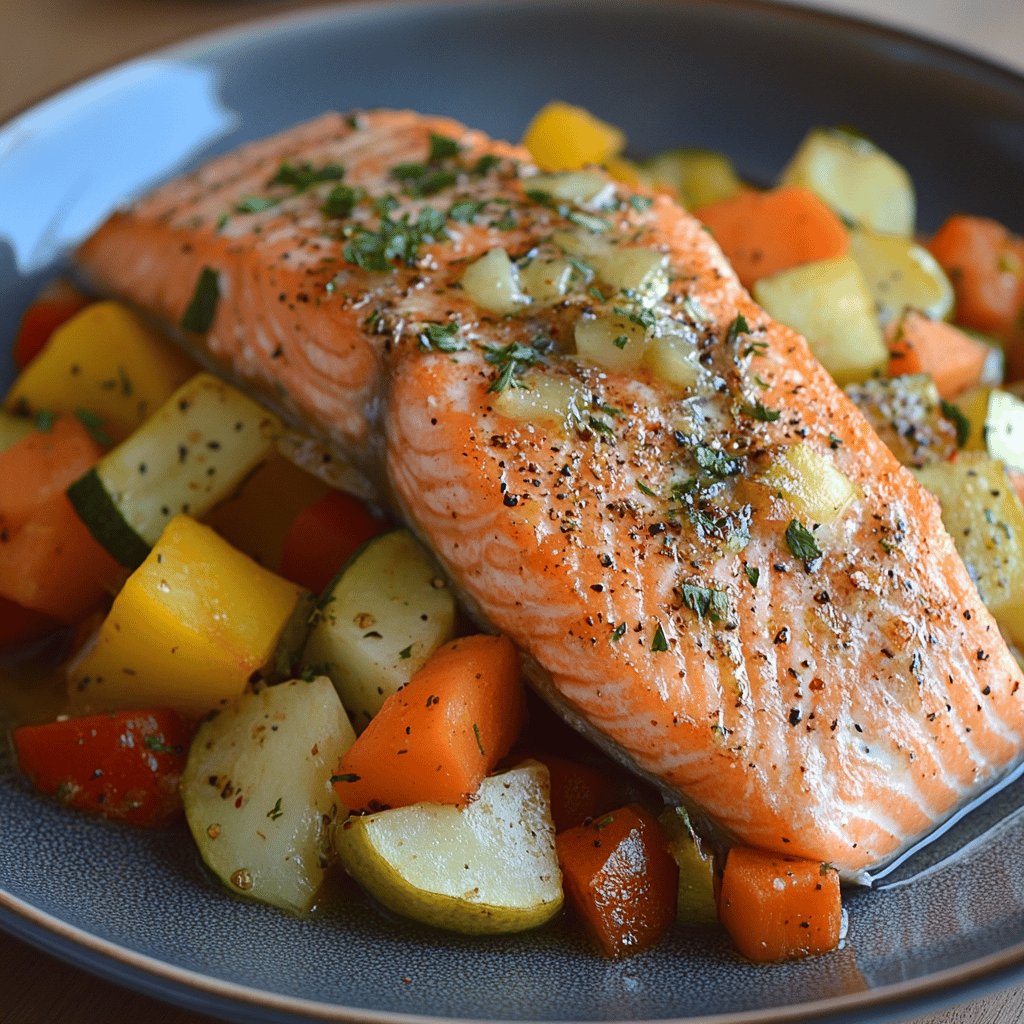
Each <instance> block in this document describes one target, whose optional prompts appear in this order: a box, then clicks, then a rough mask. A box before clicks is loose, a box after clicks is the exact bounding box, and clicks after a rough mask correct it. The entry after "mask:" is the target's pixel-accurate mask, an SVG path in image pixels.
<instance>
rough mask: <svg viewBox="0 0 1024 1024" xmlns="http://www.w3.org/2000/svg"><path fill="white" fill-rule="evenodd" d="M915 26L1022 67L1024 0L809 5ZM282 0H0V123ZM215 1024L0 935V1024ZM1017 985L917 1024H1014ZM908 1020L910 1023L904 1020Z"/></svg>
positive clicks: (1023, 1002)
mask: <svg viewBox="0 0 1024 1024" xmlns="http://www.w3.org/2000/svg"><path fill="white" fill-rule="evenodd" d="M806 2H807V3H808V4H809V5H811V6H820V7H828V8H832V9H835V10H842V11H848V12H851V13H855V14H856V13H860V14H863V15H864V16H867V17H872V18H875V19H877V20H879V21H883V22H888V23H892V24H899V25H903V26H906V27H909V28H917V29H919V30H921V31H923V32H926V33H929V34H931V35H933V36H936V37H938V38H941V39H945V40H947V41H949V42H954V43H958V44H959V45H961V46H964V47H969V48H972V49H975V50H976V51H978V52H980V53H983V54H987V55H989V56H992V57H995V58H997V59H999V60H1001V61H1002V62H1003V63H1005V64H1009V65H1015V66H1017V67H1019V68H1021V69H1022V70H1024V0H973V2H971V3H964V2H963V0H903V2H902V3H901V4H899V5H898V6H897V5H896V4H894V3H892V0H806ZM308 5H309V4H304V3H283V2H280V0H276V2H275V0H207V2H202V3H201V2H199V0H0V121H2V120H4V119H6V118H7V117H9V116H10V115H11V114H13V113H15V112H16V111H18V110H20V109H22V108H23V107H24V106H25V105H26V104H28V103H30V102H31V101H33V100H36V99H39V98H41V97H43V96H45V95H47V94H48V93H50V92H52V91H53V90H54V89H56V88H59V87H61V86H64V85H67V84H69V83H71V82H73V81H75V80H76V79H78V78H80V77H82V76H83V75H85V74H88V73H89V72H92V71H95V70H98V69H100V68H103V67H105V66H107V65H109V64H110V63H112V62H114V61H116V60H119V59H121V58H122V57H125V56H129V55H134V54H136V53H140V52H143V51H145V50H147V49H149V48H151V47H154V46H159V45H161V44H164V43H167V42H171V41H174V40H177V39H181V38H184V37H185V36H188V35H190V34H193V33H196V32H201V31H205V30H208V29H213V28H218V27H220V26H223V25H228V24H232V23H234V22H238V21H242V20H244V19H246V18H250V17H255V16H258V15H261V14H270V13H276V12H278V11H282V10H288V9H291V8H296V7H301V6H308ZM115 1015H116V1018H117V1019H120V1020H127V1021H145V1022H146V1024H216V1021H215V1019H214V1018H212V1017H206V1016H201V1015H199V1014H196V1013H191V1012H188V1011H185V1010H179V1009H177V1008H175V1007H171V1006H167V1005H165V1004H163V1003H159V1002H156V1001H154V1000H152V999H148V998H146V997H145V996H141V995H137V994H136V993H133V992H127V991H125V990H123V989H120V988H118V987H117V986H115V985H111V984H108V983H107V982H104V981H100V980H97V979H96V978H94V977H92V976H91V975H88V974H85V973H83V972H82V971H79V970H76V969H74V968H71V967H68V966H67V965H65V964H63V963H61V962H60V961H58V960H56V959H53V958H51V957H49V956H47V955H45V954H43V953H40V952H38V951H37V950H35V949H32V948H30V947H29V946H26V945H25V944H23V943H21V942H19V941H17V940H15V939H12V938H9V937H7V936H5V935H2V934H0V1024H55V1022H60V1024H107V1022H109V1021H110V1020H112V1019H114V1017H115ZM1022 1020H1024V987H1022V988H1019V989H1012V990H1010V991H1007V992H1003V993H1000V994H998V995H995V996H991V997H989V998H987V999H984V1000H980V1001H976V1002H973V1003H969V1004H967V1005H964V1006H960V1007H954V1008H951V1009H949V1010H947V1011H945V1012H942V1013H938V1014H935V1015H933V1016H929V1017H922V1018H918V1019H916V1020H914V1021H913V1024H1019V1022H1021V1021H1022ZM908 1024H910V1022H908Z"/></svg>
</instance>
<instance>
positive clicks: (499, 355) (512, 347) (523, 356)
mask: <svg viewBox="0 0 1024 1024" xmlns="http://www.w3.org/2000/svg"><path fill="white" fill-rule="evenodd" d="M540 358H541V353H540V351H539V350H538V348H537V345H536V343H534V344H533V345H523V344H521V343H520V342H518V341H512V342H509V344H507V345H503V346H502V347H501V348H498V347H497V346H494V345H491V346H488V348H487V351H486V353H485V354H484V359H486V360H487V362H489V363H491V364H492V365H493V366H497V367H498V372H497V375H496V376H495V378H494V380H492V381H491V386H490V387H489V388H488V389H487V390H488V391H489V392H494V393H497V392H501V391H505V390H507V389H508V388H522V387H525V386H526V385H525V384H523V383H522V381H520V380H519V377H520V376H521V375H522V372H523V370H525V369H527V367H530V366H536V365H537V363H538V362H540Z"/></svg>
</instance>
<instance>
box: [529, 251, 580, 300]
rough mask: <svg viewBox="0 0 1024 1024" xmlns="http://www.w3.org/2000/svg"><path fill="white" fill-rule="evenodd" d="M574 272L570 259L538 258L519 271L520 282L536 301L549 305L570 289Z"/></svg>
mask: <svg viewBox="0 0 1024 1024" xmlns="http://www.w3.org/2000/svg"><path fill="white" fill-rule="evenodd" d="M572 274H573V269H572V264H571V263H570V262H569V261H568V260H563V259H543V258H538V259H535V260H531V261H530V263H529V264H528V265H527V266H525V267H523V268H522V269H521V270H520V271H519V283H520V286H521V287H522V289H523V291H524V292H525V293H526V294H527V295H528V296H529V297H530V298H531V299H532V300H533V301H534V302H535V303H540V304H541V305H548V304H549V303H552V302H557V301H558V300H559V299H560V298H562V297H563V296H564V295H565V293H566V292H567V291H568V290H569V286H570V284H571V283H572Z"/></svg>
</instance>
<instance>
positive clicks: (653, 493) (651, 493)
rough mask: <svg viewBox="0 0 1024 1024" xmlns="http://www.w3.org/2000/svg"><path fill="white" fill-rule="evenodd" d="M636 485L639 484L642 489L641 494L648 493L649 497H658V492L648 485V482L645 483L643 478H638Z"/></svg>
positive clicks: (639, 488)
mask: <svg viewBox="0 0 1024 1024" xmlns="http://www.w3.org/2000/svg"><path fill="white" fill-rule="evenodd" d="M636 486H637V489H638V490H639V491H640V493H641V494H646V495H647V497H648V498H656V497H658V492H657V491H655V490H653V489H652V488H650V487H648V486H647V484H645V483H644V482H643V480H637V482H636Z"/></svg>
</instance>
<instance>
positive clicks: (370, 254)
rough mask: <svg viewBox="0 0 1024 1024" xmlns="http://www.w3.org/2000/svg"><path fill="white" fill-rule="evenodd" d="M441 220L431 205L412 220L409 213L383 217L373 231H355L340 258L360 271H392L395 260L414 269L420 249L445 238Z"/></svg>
mask: <svg viewBox="0 0 1024 1024" xmlns="http://www.w3.org/2000/svg"><path fill="white" fill-rule="evenodd" d="M444 221H445V216H444V214H443V213H442V212H441V211H440V210H435V209H433V208H432V207H430V206H425V207H424V208H423V209H422V210H420V212H419V216H418V217H417V219H416V220H415V221H413V220H411V219H410V215H409V214H408V213H405V214H403V215H402V216H401V217H400V218H399V219H398V220H392V219H391V218H390V217H389V216H388V215H387V214H382V215H381V221H380V226H379V227H378V228H377V230H376V231H372V230H370V229H369V228H364V227H359V228H357V229H356V231H355V233H354V234H353V235H352V237H351V238H350V240H349V242H348V243H347V244H346V246H345V248H344V249H343V250H342V255H343V256H344V257H345V259H346V260H347V261H348V262H349V263H354V264H355V265H356V266H357V267H360V268H361V269H362V270H372V271H379V272H387V271H392V270H394V263H395V261H396V260H398V261H400V262H402V263H404V264H405V265H406V266H413V265H414V264H415V263H416V261H417V260H418V259H419V253H420V247H421V246H423V245H425V244H427V243H429V242H434V241H437V240H439V239H441V238H444V237H446V236H445V234H444Z"/></svg>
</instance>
